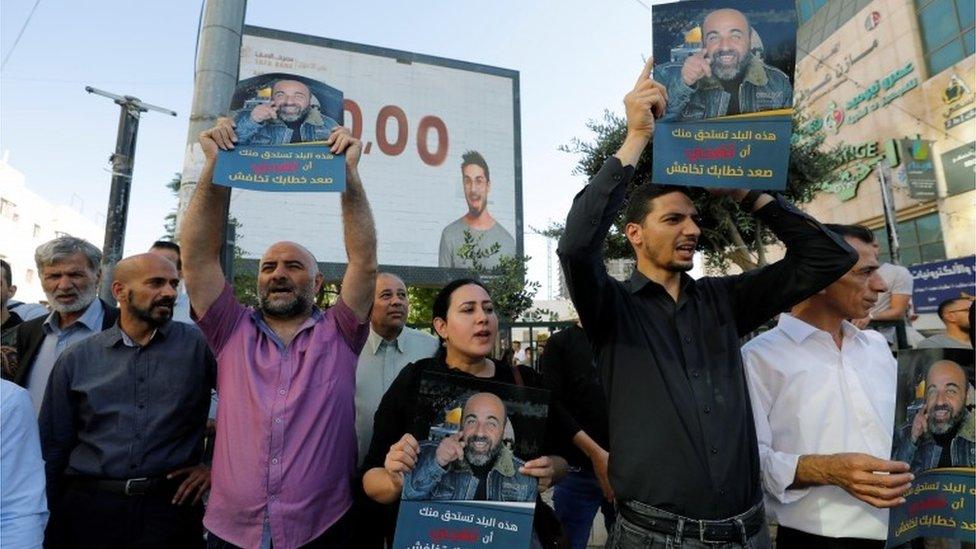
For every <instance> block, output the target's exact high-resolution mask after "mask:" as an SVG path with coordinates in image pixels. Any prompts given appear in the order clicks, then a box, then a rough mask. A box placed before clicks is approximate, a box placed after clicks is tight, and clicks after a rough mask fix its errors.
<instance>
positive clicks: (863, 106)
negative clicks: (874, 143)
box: [803, 61, 918, 133]
mask: <svg viewBox="0 0 976 549" xmlns="http://www.w3.org/2000/svg"><path fill="white" fill-rule="evenodd" d="M913 72H915V64H914V63H912V62H911V61H909V62H908V63H906V64H905V65H904V66H903V67H902V68H900V69H896V70H894V71H891V72H890V73H888V74H887V75H885V76H884V77H883V78H879V79H877V80H875V81H874V82H873V83H872V84H871V85H870V86H868V87H867V88H865V89H864V90H862V91H861V92H859V93H858V94H857V95H855V96H854V97H851V98H850V99H848V100H847V101H843V102H840V103H839V104H838V103H835V102H833V101H831V102H830V103H829V104H828V105H827V109H826V110H825V111H824V113H823V115H822V116H821V117H820V118H816V119H814V120H811V121H810V122H808V123H807V125H806V126H805V127H804V128H803V131H805V132H807V133H815V132H818V131H820V130H822V129H824V128H827V129H829V130H831V131H832V132H834V133H838V132H839V131H840V128H841V126H843V125H844V124H848V125H853V124H857V123H858V122H860V121H861V119H862V118H864V117H865V116H867V115H868V114H870V113H872V112H874V111H876V110H878V109H882V108H884V107H887V106H888V104H889V103H891V102H892V101H894V100H895V99H898V98H899V97H901V96H903V95H905V94H906V93H908V92H909V91H911V90H913V89H915V88H916V87H918V77H912V78H911V79H908V80H904V79H905V77H906V76H908V75H910V74H912V73H913ZM889 90H890V91H889Z"/></svg>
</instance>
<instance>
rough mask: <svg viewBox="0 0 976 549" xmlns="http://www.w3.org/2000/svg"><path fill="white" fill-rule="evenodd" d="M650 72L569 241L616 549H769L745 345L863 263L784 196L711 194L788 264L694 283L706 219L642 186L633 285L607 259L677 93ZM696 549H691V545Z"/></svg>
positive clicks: (566, 248)
mask: <svg viewBox="0 0 976 549" xmlns="http://www.w3.org/2000/svg"><path fill="white" fill-rule="evenodd" d="M650 70H651V61H649V62H648V64H647V65H646V66H645V67H644V70H643V72H642V73H641V75H640V77H639V78H638V80H637V83H636V84H635V86H634V89H633V90H632V91H631V92H630V93H628V94H627V96H626V97H625V98H624V105H625V107H626V111H627V137H626V139H625V140H624V143H623V145H622V146H621V148H620V150H618V151H617V153H616V154H615V155H614V156H613V157H612V158H610V159H609V160H608V161H607V162H606V163H605V164H604V166H603V168H602V169H601V170H600V172H599V173H597V175H596V176H594V177H593V179H592V180H591V181H590V183H589V185H587V186H586V187H585V188H584V189H583V190H582V191H581V192H580V193H579V194H578V195H577V196H576V198H575V200H574V202H573V206H572V208H571V210H570V212H569V216H568V218H567V220H566V230H565V233H564V234H563V237H562V238H561V240H560V242H559V256H560V260H561V262H562V266H563V271H564V273H565V275H566V282H567V284H568V286H569V290H570V295H571V296H572V298H573V303H574V305H575V306H576V310H577V311H578V312H579V315H580V320H581V321H582V323H583V328H584V329H585V330H586V333H587V336H588V337H589V339H590V341H591V343H592V344H593V346H594V353H595V355H596V357H597V362H598V364H599V366H600V368H601V370H602V374H603V387H604V390H605V391H606V394H607V404H608V407H609V418H610V448H611V449H612V452H611V455H610V483H611V485H612V487H613V491H614V493H615V495H616V499H617V504H618V509H619V511H620V514H619V516H618V520H617V524H616V525H615V527H614V530H613V532H612V534H611V540H610V542H609V544H608V547H642V546H645V545H647V544H650V543H651V542H652V541H655V540H660V541H661V542H663V541H664V540H665V539H666V538H668V537H670V538H672V539H673V538H675V537H677V538H679V539H680V538H693V539H695V540H699V541H700V542H701V543H702V546H704V544H705V542H726V543H731V544H740V543H741V544H747V543H748V544H750V546H754V545H757V544H758V545H765V544H768V533H767V532H766V528H765V520H764V517H763V510H762V491H761V487H760V482H759V457H758V450H757V443H756V433H755V426H754V424H753V420H752V411H751V408H750V402H749V395H748V392H747V389H746V383H745V375H744V373H743V370H742V359H741V356H740V354H739V338H740V337H742V336H744V335H745V334H747V333H749V332H751V331H753V330H754V329H756V328H757V327H759V326H760V325H761V324H762V323H763V322H765V321H767V320H768V319H769V318H771V317H773V316H774V315H775V314H776V313H778V312H780V311H783V310H785V309H787V308H789V307H790V306H792V305H794V304H795V303H797V302H799V301H802V300H803V299H805V298H807V297H809V296H810V295H812V294H814V293H816V292H817V291H819V290H821V289H822V288H824V287H826V286H827V285H829V284H830V283H831V282H833V281H834V280H836V279H837V278H839V277H840V276H841V275H843V274H844V273H845V272H847V270H848V269H850V267H851V266H852V265H853V264H854V263H855V261H856V260H857V256H856V254H855V253H854V251H853V250H852V249H851V248H850V246H848V245H847V244H846V243H845V242H844V241H843V240H842V239H840V238H839V237H837V236H836V235H834V234H832V233H830V232H829V231H827V230H826V229H824V228H823V226H821V225H820V224H819V223H818V222H817V221H815V220H814V219H812V218H810V217H809V216H807V215H805V214H803V213H802V212H800V211H799V210H797V209H796V208H794V207H793V206H792V205H790V204H789V203H788V202H786V201H785V200H783V199H782V198H774V197H772V196H770V195H768V194H764V193H760V192H757V191H749V192H748V193H747V192H746V191H744V190H714V191H713V192H714V193H715V194H725V195H728V196H730V197H732V198H733V199H735V200H737V201H738V202H739V205H740V208H742V209H743V210H745V211H747V212H750V213H754V214H755V215H756V216H757V217H758V218H759V219H760V220H761V221H762V222H763V224H764V225H765V226H766V227H769V228H770V229H771V230H772V231H773V232H774V233H775V234H776V235H777V236H778V237H779V238H780V240H782V241H783V242H784V243H785V244H786V248H787V252H786V256H785V257H784V259H783V260H781V261H779V262H777V263H775V264H772V265H769V266H766V267H763V268H760V269H756V270H753V271H750V272H748V273H745V274H741V275H737V276H728V277H717V278H703V279H700V280H694V279H692V278H691V277H690V276H688V275H687V274H686V272H685V271H687V270H689V269H691V268H692V265H693V257H694V252H695V248H696V247H697V243H698V237H699V235H700V233H701V231H700V229H699V227H698V224H697V222H696V220H697V217H698V212H697V211H696V209H695V206H694V204H693V202H692V201H691V199H690V198H688V196H687V195H686V194H685V193H684V191H683V190H682V189H680V188H676V187H670V188H667V187H660V186H656V185H652V184H649V183H648V184H644V185H642V186H641V187H638V189H637V190H636V191H635V192H634V193H633V195H632V196H631V198H630V204H629V207H628V210H627V220H628V223H627V226H626V236H627V238H628V240H629V241H630V243H631V245H632V246H633V247H634V250H635V252H636V255H637V270H636V272H635V273H634V275H633V276H632V277H631V278H630V280H629V281H627V282H617V281H615V280H614V279H612V278H611V277H610V276H609V275H608V274H607V272H606V268H605V267H604V264H603V258H602V252H601V251H602V248H603V242H604V239H605V237H606V235H607V231H608V230H609V228H610V225H611V224H612V223H613V221H614V218H615V217H616V215H617V210H618V209H619V208H620V206H621V204H622V203H623V201H624V195H625V190H626V188H627V183H628V181H629V180H630V178H631V176H632V175H633V171H634V166H635V165H636V164H637V161H638V159H639V158H640V156H641V153H642V151H643V150H644V148H645V147H646V146H647V145H648V143H649V142H650V139H651V136H652V134H653V131H654V119H655V117H660V116H661V115H662V114H663V113H664V111H665V108H666V103H667V92H666V90H665V89H664V88H663V87H662V86H661V85H660V84H659V83H657V82H655V81H652V80H649V75H650ZM686 543H692V544H693V546H695V545H694V543H697V542H693V541H692V539H688V540H686Z"/></svg>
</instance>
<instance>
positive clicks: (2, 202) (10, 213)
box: [0, 198, 20, 221]
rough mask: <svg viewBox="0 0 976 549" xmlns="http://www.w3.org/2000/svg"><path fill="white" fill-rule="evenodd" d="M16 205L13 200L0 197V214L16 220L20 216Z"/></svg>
mask: <svg viewBox="0 0 976 549" xmlns="http://www.w3.org/2000/svg"><path fill="white" fill-rule="evenodd" d="M16 210H17V205H16V204H14V203H13V202H11V201H9V200H7V199H6V198H0V215H2V216H3V217H6V218H7V219H13V220H14V221H17V218H18V217H20V216H18V215H17V211H16Z"/></svg>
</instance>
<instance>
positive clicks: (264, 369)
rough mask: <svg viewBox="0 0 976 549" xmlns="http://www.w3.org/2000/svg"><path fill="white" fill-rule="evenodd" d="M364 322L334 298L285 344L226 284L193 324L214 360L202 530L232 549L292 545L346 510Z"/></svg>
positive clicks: (323, 528)
mask: <svg viewBox="0 0 976 549" xmlns="http://www.w3.org/2000/svg"><path fill="white" fill-rule="evenodd" d="M368 322H369V321H368V320H365V321H363V322H359V321H358V320H357V319H356V314H355V313H354V312H353V311H352V309H350V308H349V306H348V305H346V304H345V303H343V302H342V300H341V299H340V300H339V301H338V302H337V303H336V304H335V305H334V306H332V307H331V308H329V309H328V310H327V311H326V312H325V313H322V312H321V311H319V310H318V309H315V310H314V311H313V313H312V316H310V317H309V318H308V319H307V320H306V321H305V323H304V324H302V326H301V327H300V328H299V330H298V333H297V334H296V335H295V338H294V339H293V340H292V342H291V343H289V344H288V345H287V346H285V345H284V344H283V343H282V341H281V339H280V338H278V336H277V335H276V334H275V333H274V331H272V330H271V328H269V327H268V325H267V324H266V323H265V322H264V319H263V317H262V316H261V314H260V312H258V311H255V310H252V309H250V308H247V307H244V306H243V305H241V304H240V303H238V302H237V300H236V299H235V298H234V293H233V289H232V288H231V287H230V286H229V285H226V286H225V287H224V290H223V292H222V293H221V294H220V297H218V298H217V300H216V301H215V302H214V303H213V305H211V307H210V309H208V310H207V313H206V314H205V315H204V316H203V318H199V319H197V324H198V325H199V326H200V328H201V329H202V330H203V333H204V335H205V336H206V337H207V341H208V342H209V343H210V348H211V349H212V350H213V352H214V355H215V356H216V357H217V390H218V391H219V392H220V406H219V407H218V408H217V425H219V426H220V427H219V429H220V435H219V436H217V440H216V445H215V448H214V457H213V469H212V472H211V480H212V483H213V484H212V487H211V491H210V500H209V502H208V505H207V514H206V516H205V517H204V521H203V522H204V525H205V526H206V527H207V528H208V529H209V530H210V531H212V532H213V533H214V534H216V535H217V536H218V537H220V538H222V539H225V540H227V541H229V542H231V543H233V544H234V545H239V546H241V547H255V546H258V545H259V544H260V543H261V533H262V530H263V528H264V520H265V517H267V519H268V522H269V525H270V529H271V538H272V541H273V543H274V547H275V548H276V549H289V548H292V547H299V546H301V545H303V544H305V543H307V542H308V541H310V540H312V539H314V538H316V537H318V536H319V535H321V534H322V533H323V532H325V531H326V530H327V529H328V528H329V527H330V526H332V525H333V524H334V523H335V522H336V521H337V520H339V518H341V517H342V516H343V514H344V513H345V512H346V511H347V510H348V509H349V507H350V506H351V505H352V494H351V490H350V483H351V482H352V477H353V475H354V474H355V469H356V428H355V413H356V410H355V402H354V394H355V388H356V378H355V375H356V360H357V358H358V355H359V351H360V350H361V349H362V348H363V344H364V343H365V342H366V337H367V335H368V334H369V324H368Z"/></svg>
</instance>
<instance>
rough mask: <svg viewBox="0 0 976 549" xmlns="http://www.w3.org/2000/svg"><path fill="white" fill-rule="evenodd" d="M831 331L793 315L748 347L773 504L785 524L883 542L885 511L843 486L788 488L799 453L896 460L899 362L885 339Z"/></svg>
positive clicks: (848, 327) (846, 328)
mask: <svg viewBox="0 0 976 549" xmlns="http://www.w3.org/2000/svg"><path fill="white" fill-rule="evenodd" d="M842 331H843V342H842V345H841V348H839V349H838V348H837V344H836V343H834V340H833V338H832V337H831V336H830V334H828V333H827V332H825V331H823V330H820V329H818V328H815V327H814V326H811V325H809V324H807V323H806V322H803V321H801V320H799V319H797V318H795V317H792V316H790V315H788V314H782V315H780V318H779V325H778V326H777V327H776V328H774V329H772V330H770V331H768V332H766V333H764V334H762V335H760V336H759V337H756V338H755V339H753V340H752V341H750V342H748V343H747V344H746V345H744V346H743V347H742V357H743V364H744V366H745V368H746V379H747V380H748V383H749V395H750V397H751V399H752V412H753V416H754V417H755V421H756V437H757V438H758V440H759V458H760V466H761V469H762V475H761V476H762V482H763V489H764V491H765V493H766V506H767V509H769V511H770V513H771V514H772V515H773V517H775V518H776V520H777V521H778V523H779V524H781V525H783V526H787V527H790V528H793V529H796V530H801V531H803V532H807V533H810V534H816V535H819V536H825V537H831V538H846V537H851V538H865V539H875V540H882V539H885V538H886V537H887V534H888V511H887V510H882V509H878V508H876V507H873V506H871V505H869V504H867V503H864V502H862V501H861V500H859V499H856V498H854V496H852V495H850V494H848V493H847V492H846V491H844V489H842V488H840V487H837V486H816V487H811V488H805V489H791V488H789V486H790V485H791V484H792V483H793V480H794V478H795V476H796V464H797V460H798V459H799V457H800V456H801V455H807V454H836V453H842V452H859V453H864V454H870V455H872V456H875V457H878V458H882V459H890V456H891V437H892V430H893V428H894V421H895V388H896V379H897V375H898V365H897V363H896V362H895V359H894V358H893V357H892V356H891V352H890V351H889V350H888V343H887V341H885V339H884V337H883V336H882V335H881V334H879V333H877V332H874V331H861V330H858V329H857V328H856V327H854V325H853V324H851V323H849V322H846V321H845V322H844V323H843V327H842Z"/></svg>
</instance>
